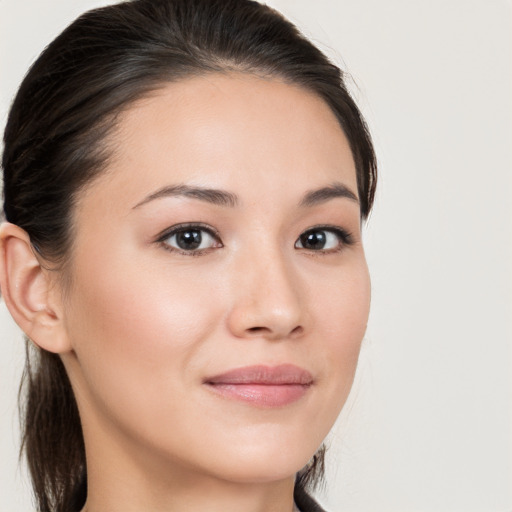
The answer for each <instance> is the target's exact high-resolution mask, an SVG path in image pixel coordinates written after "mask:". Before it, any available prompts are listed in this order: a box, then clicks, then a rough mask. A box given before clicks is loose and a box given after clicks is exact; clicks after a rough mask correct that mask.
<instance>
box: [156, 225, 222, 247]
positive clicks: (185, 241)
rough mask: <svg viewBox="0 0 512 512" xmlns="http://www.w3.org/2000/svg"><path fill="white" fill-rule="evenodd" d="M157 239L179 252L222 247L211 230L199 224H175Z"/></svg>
mask: <svg viewBox="0 0 512 512" xmlns="http://www.w3.org/2000/svg"><path fill="white" fill-rule="evenodd" d="M159 241H160V242H162V243H163V244H165V245H166V246H167V247H168V248H169V249H176V250H178V251H180V252H199V251H203V250H207V249H211V248H213V247H222V244H221V243H220V241H219V239H218V237H217V236H216V235H215V234H214V233H213V232H212V231H211V230H209V229H206V228H204V227H200V226H176V227H174V228H172V229H171V230H169V231H167V233H166V234H165V235H164V236H162V237H160V239H159Z"/></svg>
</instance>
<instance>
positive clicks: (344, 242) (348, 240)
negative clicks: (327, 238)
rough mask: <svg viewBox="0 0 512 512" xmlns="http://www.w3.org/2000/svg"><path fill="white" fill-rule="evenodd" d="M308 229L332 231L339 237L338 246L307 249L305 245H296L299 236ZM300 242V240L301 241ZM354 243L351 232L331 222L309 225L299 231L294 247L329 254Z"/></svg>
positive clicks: (307, 231) (308, 230)
mask: <svg viewBox="0 0 512 512" xmlns="http://www.w3.org/2000/svg"><path fill="white" fill-rule="evenodd" d="M310 231H329V232H330V233H334V234H335V235H336V236H337V237H338V239H339V246H338V247H336V248H333V249H308V248H307V247H297V246H296V244H297V243H298V242H300V237H301V236H302V235H304V234H306V233H309V232H310ZM301 243H302V242H301ZM354 243H355V241H354V237H353V235H352V233H351V232H349V231H348V230H346V229H345V228H342V227H341V226H335V225H332V224H319V225H316V226H311V227H309V228H307V229H305V230H304V231H302V232H301V234H300V235H299V238H297V241H296V242H295V247H296V248H297V249H302V250H304V251H308V252H310V253H315V254H329V253H335V252H339V251H342V250H343V249H344V248H345V247H347V246H350V245H353V244H354Z"/></svg>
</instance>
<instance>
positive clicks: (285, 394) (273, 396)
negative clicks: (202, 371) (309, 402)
mask: <svg viewBox="0 0 512 512" xmlns="http://www.w3.org/2000/svg"><path fill="white" fill-rule="evenodd" d="M208 386H209V387H210V389H212V391H214V392H215V393H217V394H219V395H221V396H223V397H225V398H230V399H233V400H240V401H242V402H248V403H249V404H251V405H256V406H260V407H282V406H284V405H288V404H291V403H293V402H296V401H297V400H299V399H300V398H302V397H303V396H304V395H305V394H306V393H307V391H308V389H309V387H310V386H309V385H302V384H279V385H276V384H208Z"/></svg>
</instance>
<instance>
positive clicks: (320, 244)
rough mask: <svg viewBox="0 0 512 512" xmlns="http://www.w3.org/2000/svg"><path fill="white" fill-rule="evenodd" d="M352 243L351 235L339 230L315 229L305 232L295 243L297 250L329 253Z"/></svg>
mask: <svg viewBox="0 0 512 512" xmlns="http://www.w3.org/2000/svg"><path fill="white" fill-rule="evenodd" d="M349 243H350V235H349V234H348V233H346V232H345V231H344V230H342V229H339V228H313V229H308V230H307V231H304V233H302V234H301V235H300V236H299V239H298V240H297V241H296V242H295V248H296V249H306V250H309V251H329V250H333V249H338V248H341V247H343V246H344V245H346V244H349Z"/></svg>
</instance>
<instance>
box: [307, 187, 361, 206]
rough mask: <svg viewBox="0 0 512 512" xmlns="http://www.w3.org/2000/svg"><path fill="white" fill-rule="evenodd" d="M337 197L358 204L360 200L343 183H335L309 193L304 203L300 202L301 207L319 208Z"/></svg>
mask: <svg viewBox="0 0 512 512" xmlns="http://www.w3.org/2000/svg"><path fill="white" fill-rule="evenodd" d="M337 197H344V198H346V199H350V200H351V201H355V202H356V203H358V204H359V199H358V198H357V196H356V194H355V193H354V192H352V190H351V189H350V188H348V187H347V186H346V185H344V184H343V183H333V184H331V185H329V186H327V187H323V188H319V189H317V190H312V191H310V192H307V193H306V194H305V195H304V197H303V198H302V201H301V202H300V204H299V206H301V207H311V206H317V205H319V204H322V203H325V202H327V201H330V200H331V199H334V198H337Z"/></svg>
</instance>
